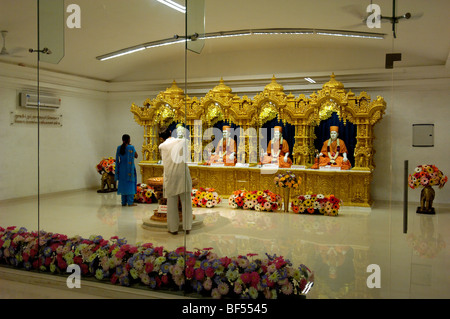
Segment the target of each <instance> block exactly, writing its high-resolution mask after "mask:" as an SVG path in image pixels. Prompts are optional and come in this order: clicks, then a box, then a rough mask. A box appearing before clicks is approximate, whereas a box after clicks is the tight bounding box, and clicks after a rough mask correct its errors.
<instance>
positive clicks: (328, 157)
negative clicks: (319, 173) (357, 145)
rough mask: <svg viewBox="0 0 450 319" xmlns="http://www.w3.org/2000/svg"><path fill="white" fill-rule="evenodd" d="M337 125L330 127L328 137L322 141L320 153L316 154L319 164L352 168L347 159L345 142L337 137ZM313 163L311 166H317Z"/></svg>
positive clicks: (346, 168)
mask: <svg viewBox="0 0 450 319" xmlns="http://www.w3.org/2000/svg"><path fill="white" fill-rule="evenodd" d="M338 135H339V127H338V126H331V127H330V139H328V140H326V141H325V142H323V146H322V149H321V151H320V153H319V154H318V155H317V156H316V157H317V158H318V159H319V163H318V164H319V165H318V166H319V167H320V166H332V167H340V168H341V169H342V170H348V169H350V168H352V165H351V164H350V161H349V160H348V159H347V153H348V151H347V147H346V146H345V142H344V141H343V140H341V139H339V138H338ZM319 167H317V165H314V166H313V167H312V168H319Z"/></svg>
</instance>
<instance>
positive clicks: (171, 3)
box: [158, 0, 186, 13]
mask: <svg viewBox="0 0 450 319" xmlns="http://www.w3.org/2000/svg"><path fill="white" fill-rule="evenodd" d="M158 2H160V3H162V4H164V5H166V6H168V7H170V8H172V9H175V10H177V11H179V12H181V13H186V7H184V6H182V5H181V4H178V3H176V2H174V1H172V0H158Z"/></svg>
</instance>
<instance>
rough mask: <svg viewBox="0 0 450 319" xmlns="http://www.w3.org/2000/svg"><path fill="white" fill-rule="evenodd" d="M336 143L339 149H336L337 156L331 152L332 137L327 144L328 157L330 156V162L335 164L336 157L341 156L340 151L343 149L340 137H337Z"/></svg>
mask: <svg viewBox="0 0 450 319" xmlns="http://www.w3.org/2000/svg"><path fill="white" fill-rule="evenodd" d="M336 144H337V149H336V154H335V156H331V154H330V145H331V138H330V139H329V140H328V145H327V152H328V158H330V162H329V163H328V164H329V165H330V164H335V163H336V158H337V157H338V156H339V151H340V150H341V147H340V145H339V139H338V138H337V139H336Z"/></svg>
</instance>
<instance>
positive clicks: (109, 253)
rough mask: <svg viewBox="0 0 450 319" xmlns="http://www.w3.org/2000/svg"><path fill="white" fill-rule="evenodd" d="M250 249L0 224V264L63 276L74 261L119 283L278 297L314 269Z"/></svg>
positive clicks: (84, 272)
mask: <svg viewBox="0 0 450 319" xmlns="http://www.w3.org/2000/svg"><path fill="white" fill-rule="evenodd" d="M256 256H257V255H256V254H247V255H245V256H241V255H240V256H237V257H228V256H222V257H219V256H218V255H217V254H216V253H214V252H213V251H212V248H203V249H195V251H187V250H186V249H185V247H179V248H177V249H175V250H167V249H165V248H164V247H162V246H156V245H153V244H152V243H144V244H136V245H132V244H128V243H127V241H126V240H125V239H123V238H122V239H121V238H118V237H117V236H114V237H111V239H109V240H107V239H104V238H103V237H102V236H99V235H96V236H94V235H92V236H90V237H89V238H82V237H80V236H74V237H68V236H66V235H62V234H56V233H51V232H45V231H43V230H40V231H39V233H38V232H29V231H27V230H26V229H25V228H23V227H22V228H20V229H17V228H16V227H15V226H11V227H8V228H6V229H4V228H2V227H0V264H6V265H10V266H13V267H15V268H22V269H26V270H39V271H43V272H51V273H58V274H61V275H64V276H67V275H66V272H67V270H68V269H69V266H70V267H71V269H73V267H74V266H78V267H79V269H80V271H81V276H82V277H84V278H87V277H91V278H92V277H94V278H95V279H97V280H99V281H104V282H106V281H108V282H111V283H112V284H119V285H121V286H131V285H142V286H143V287H148V288H150V289H162V290H175V289H176V290H188V291H191V292H194V293H198V294H200V295H205V296H210V297H213V298H222V297H228V298H246V299H248V298H252V299H258V298H273V299H274V298H283V297H291V296H299V295H300V296H301V295H303V296H304V295H305V294H306V293H307V291H308V290H309V289H310V288H311V286H312V284H313V278H314V274H313V273H312V272H311V271H310V270H309V269H308V268H307V267H306V266H305V265H300V266H298V267H294V266H293V265H292V263H291V262H290V261H289V260H287V259H285V258H284V257H283V256H276V255H273V256H271V255H268V254H266V256H267V257H265V258H257V257H256Z"/></svg>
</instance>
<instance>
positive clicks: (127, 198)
mask: <svg viewBox="0 0 450 319" xmlns="http://www.w3.org/2000/svg"><path fill="white" fill-rule="evenodd" d="M122 142H123V143H122V145H119V146H118V147H117V151H116V173H115V175H114V178H115V180H116V181H119V186H118V187H117V194H118V195H122V206H126V205H128V206H136V204H134V194H136V181H137V177H136V167H135V166H134V159H135V158H137V157H138V154H137V152H136V150H135V148H134V146H133V145H131V138H130V135H128V134H124V135H123V136H122Z"/></svg>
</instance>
